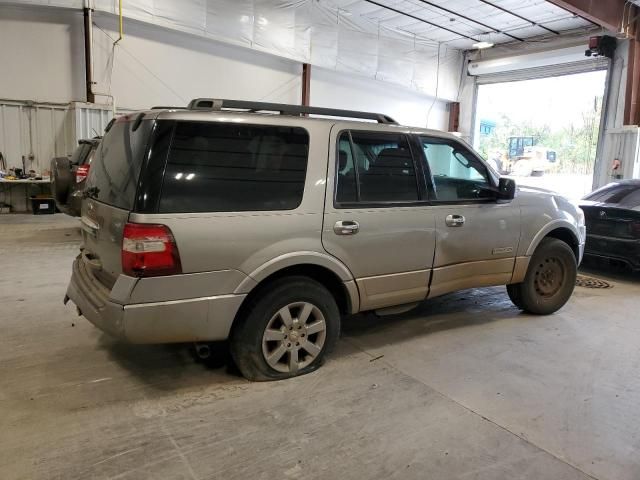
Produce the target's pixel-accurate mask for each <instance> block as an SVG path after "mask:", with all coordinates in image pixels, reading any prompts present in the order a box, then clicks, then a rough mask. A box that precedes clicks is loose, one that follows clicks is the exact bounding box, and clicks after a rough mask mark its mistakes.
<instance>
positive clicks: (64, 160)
mask: <svg viewBox="0 0 640 480" xmlns="http://www.w3.org/2000/svg"><path fill="white" fill-rule="evenodd" d="M100 139H101V137H95V138H91V139H87V140H79V141H78V147H77V148H76V149H75V151H74V152H73V155H71V157H56V158H53V159H52V160H51V193H52V194H53V198H54V199H55V201H56V207H57V208H58V210H60V211H61V212H62V213H66V214H67V215H71V216H74V217H78V216H80V203H81V201H82V192H83V190H84V185H85V183H86V179H87V175H88V174H89V167H90V166H91V160H92V158H93V154H94V152H95V151H96V149H97V148H98V145H99V144H100Z"/></svg>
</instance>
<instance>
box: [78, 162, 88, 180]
mask: <svg viewBox="0 0 640 480" xmlns="http://www.w3.org/2000/svg"><path fill="white" fill-rule="evenodd" d="M87 175H89V165H79V166H78V168H77V169H76V183H80V182H81V181H83V180H85V179H86V178H87Z"/></svg>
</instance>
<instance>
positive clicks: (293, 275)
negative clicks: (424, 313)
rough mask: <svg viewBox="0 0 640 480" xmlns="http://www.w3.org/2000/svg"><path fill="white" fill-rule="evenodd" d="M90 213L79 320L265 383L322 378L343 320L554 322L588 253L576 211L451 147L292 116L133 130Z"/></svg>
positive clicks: (395, 129) (220, 113) (85, 210)
mask: <svg viewBox="0 0 640 480" xmlns="http://www.w3.org/2000/svg"><path fill="white" fill-rule="evenodd" d="M310 115H311V116H310ZM319 117H325V118H319ZM326 117H331V118H326ZM349 118H350V119H351V120H348V119H349ZM85 195H86V196H87V198H86V199H85V200H84V201H83V204H82V217H81V222H82V223H81V225H82V230H83V244H82V247H81V253H80V255H79V256H78V257H77V259H76V260H75V262H74V264H73V275H72V277H71V282H70V283H69V287H68V290H67V295H66V297H65V302H66V301H67V300H69V299H71V300H72V301H73V302H74V303H75V304H76V305H77V307H78V310H79V313H81V314H82V315H84V316H85V317H86V318H87V319H88V320H89V321H90V322H92V323H93V324H95V325H96V326H97V327H98V328H100V329H101V330H103V331H105V332H107V333H109V334H112V335H114V336H116V337H119V338H122V339H126V340H128V341H130V342H133V343H169V342H196V343H199V342H203V343H206V342H211V341H216V340H225V339H229V340H230V348H231V354H232V356H233V358H234V360H235V362H236V364H237V366H238V367H239V369H240V370H241V372H242V373H243V374H244V375H245V376H246V377H247V378H249V379H252V380H269V379H279V378H286V377H290V376H294V375H301V374H304V373H308V372H310V371H312V370H314V369H316V368H317V367H318V366H320V365H321V364H322V362H323V360H324V358H325V357H326V355H327V354H328V353H329V352H330V351H331V349H332V348H333V346H334V345H335V343H336V340H337V338H338V334H339V331H340V318H341V316H343V315H348V314H354V313H357V312H363V311H371V310H373V311H376V312H377V313H379V314H390V313H398V312H402V311H405V310H409V309H410V308H412V307H413V306H415V305H416V304H417V303H418V302H421V301H423V300H425V299H429V298H433V297H436V296H438V295H443V294H445V293H448V292H452V291H455V290H460V289H464V288H472V287H484V286H489V285H507V291H508V293H509V296H510V298H511V300H512V301H513V303H514V304H515V305H516V306H517V307H518V308H520V309H522V310H525V311H527V312H530V313H534V314H549V313H552V312H555V311H556V310H558V309H559V308H560V307H562V306H563V305H564V304H565V303H566V302H567V300H568V299H569V297H570V296H571V293H572V291H573V286H574V283H575V277H576V269H577V265H578V264H579V263H580V260H581V259H582V253H583V248H584V241H585V227H584V216H583V214H582V211H581V210H580V209H579V208H578V207H576V206H575V205H574V204H572V203H571V202H569V201H568V200H566V199H565V198H563V197H561V196H559V195H556V194H553V193H551V192H547V191H543V190H536V189H531V188H524V187H520V188H519V189H517V195H516V186H515V184H514V182H513V181H512V180H510V179H507V178H500V176H499V175H498V174H497V173H496V172H495V171H494V170H493V169H491V168H490V167H489V166H488V165H487V164H486V163H485V162H484V161H483V160H482V159H481V158H480V157H479V156H478V155H477V154H476V153H475V152H473V151H472V150H471V149H470V148H469V147H468V146H467V145H466V144H464V143H462V142H461V141H460V140H459V139H457V138H456V137H455V136H453V135H450V134H447V133H443V132H439V131H433V130H425V129H419V128H411V127H403V126H400V125H397V124H396V123H395V122H394V121H393V120H392V119H391V118H389V117H387V116H385V115H381V114H373V113H366V112H353V111H345V110H333V109H321V108H312V107H300V106H295V105H281V104H265V103H253V102H242V101H230V100H212V99H197V100H194V101H192V102H191V104H190V105H189V107H187V108H158V109H152V110H150V111H145V112H140V113H134V114H131V115H127V116H124V117H120V118H119V119H118V120H117V121H116V122H115V123H113V124H112V125H111V126H110V129H109V130H108V131H107V132H106V133H105V136H104V139H103V140H102V142H101V144H100V146H99V148H98V150H97V151H96V154H95V158H94V160H93V166H92V167H91V170H90V173H89V177H88V180H87V188H86V193H85Z"/></svg>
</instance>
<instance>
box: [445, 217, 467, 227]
mask: <svg viewBox="0 0 640 480" xmlns="http://www.w3.org/2000/svg"><path fill="white" fill-rule="evenodd" d="M444 221H445V223H446V224H447V227H461V226H463V225H464V217H463V216H462V215H447V218H446V219H445V220H444Z"/></svg>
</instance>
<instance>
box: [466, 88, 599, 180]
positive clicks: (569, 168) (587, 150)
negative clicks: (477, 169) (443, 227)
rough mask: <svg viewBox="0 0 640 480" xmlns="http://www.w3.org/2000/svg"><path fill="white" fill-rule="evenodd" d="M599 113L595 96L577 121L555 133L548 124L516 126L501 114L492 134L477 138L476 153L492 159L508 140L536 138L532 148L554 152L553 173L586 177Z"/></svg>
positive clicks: (504, 149) (530, 123) (595, 136)
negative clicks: (555, 166)
mask: <svg viewBox="0 0 640 480" xmlns="http://www.w3.org/2000/svg"><path fill="white" fill-rule="evenodd" d="M601 110H602V97H595V98H594V99H593V104H592V105H591V106H590V107H587V108H585V109H584V111H583V112H582V113H581V120H579V121H578V122H575V123H573V124H570V125H567V126H564V127H563V128H560V129H556V130H553V129H552V128H551V127H550V126H549V125H548V124H542V125H534V124H533V123H532V122H531V121H527V122H519V123H518V122H515V121H513V120H512V119H511V118H509V117H507V116H506V115H504V114H501V117H500V119H499V120H498V121H497V122H496V123H497V125H496V128H495V129H494V130H493V132H491V134H489V135H483V136H481V138H480V145H479V148H478V151H479V152H480V154H481V155H482V156H483V157H484V158H490V157H491V156H495V154H496V152H500V154H506V152H507V148H508V138H509V137H530V136H531V137H535V138H536V145H538V146H541V147H546V148H550V149H552V150H555V151H556V152H557V156H558V167H557V171H559V172H561V173H582V174H589V173H592V172H593V164H594V161H595V157H596V146H597V143H598V131H599V126H600V115H601Z"/></svg>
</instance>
